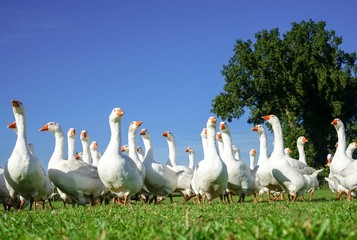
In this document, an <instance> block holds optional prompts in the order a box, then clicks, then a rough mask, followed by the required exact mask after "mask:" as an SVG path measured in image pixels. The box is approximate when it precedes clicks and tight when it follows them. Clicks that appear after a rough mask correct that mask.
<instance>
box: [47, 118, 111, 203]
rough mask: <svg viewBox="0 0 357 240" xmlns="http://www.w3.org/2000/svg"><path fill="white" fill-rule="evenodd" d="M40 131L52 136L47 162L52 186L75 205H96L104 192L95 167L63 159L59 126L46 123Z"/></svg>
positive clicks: (61, 133)
mask: <svg viewBox="0 0 357 240" xmlns="http://www.w3.org/2000/svg"><path fill="white" fill-rule="evenodd" d="M40 131H49V132H52V133H53V134H54V137H55V148H54V151H53V154H52V156H51V158H50V160H49V162H48V176H49V178H50V180H51V181H52V182H53V184H54V185H55V186H56V187H57V188H58V189H60V190H61V191H62V192H64V193H66V194H67V195H69V196H70V198H72V199H73V200H74V201H75V202H76V203H77V204H80V205H85V204H89V203H91V204H92V205H94V204H96V202H95V200H96V199H97V198H99V197H100V196H101V195H102V194H103V193H104V192H105V191H106V189H105V187H104V185H103V183H102V181H101V180H100V178H99V176H98V171H97V169H96V168H95V167H93V166H91V165H89V164H87V163H85V162H83V161H78V160H75V159H68V160H65V159H64V145H65V139H64V134H63V131H62V128H61V126H60V125H59V124H58V123H56V122H48V123H47V124H45V125H44V126H43V127H42V128H40Z"/></svg>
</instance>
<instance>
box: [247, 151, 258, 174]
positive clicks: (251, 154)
mask: <svg viewBox="0 0 357 240" xmlns="http://www.w3.org/2000/svg"><path fill="white" fill-rule="evenodd" d="M256 154H257V151H255V149H254V148H252V149H250V151H249V169H250V171H251V172H253V171H254V170H255V168H256V158H255V155H256Z"/></svg>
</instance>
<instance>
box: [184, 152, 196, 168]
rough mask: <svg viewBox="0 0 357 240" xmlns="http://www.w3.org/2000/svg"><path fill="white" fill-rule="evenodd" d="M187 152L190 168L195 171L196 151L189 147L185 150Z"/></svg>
mask: <svg viewBox="0 0 357 240" xmlns="http://www.w3.org/2000/svg"><path fill="white" fill-rule="evenodd" d="M185 152H187V153H188V160H189V164H188V168H189V169H191V170H192V171H193V170H194V169H195V151H194V150H193V148H192V147H187V148H185Z"/></svg>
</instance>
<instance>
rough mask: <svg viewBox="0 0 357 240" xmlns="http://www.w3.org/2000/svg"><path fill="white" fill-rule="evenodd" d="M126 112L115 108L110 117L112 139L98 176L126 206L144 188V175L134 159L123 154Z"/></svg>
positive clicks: (99, 167)
mask: <svg viewBox="0 0 357 240" xmlns="http://www.w3.org/2000/svg"><path fill="white" fill-rule="evenodd" d="M123 114H124V112H123V111H122V110H121V109H120V108H114V109H113V110H112V112H111V113H110V115H109V125H110V131H111V137H110V141H109V144H108V146H107V148H106V150H105V152H104V153H103V155H102V157H101V158H100V161H99V162H98V174H99V177H100V179H101V180H102V182H103V184H104V185H105V186H106V187H107V188H108V189H109V190H110V191H111V192H112V193H114V194H116V195H117V196H118V197H120V198H124V204H126V203H127V201H128V200H129V199H130V198H131V197H132V196H133V195H134V194H136V193H137V192H138V191H139V190H140V189H141V188H142V186H143V178H142V173H141V172H140V171H139V169H138V167H137V166H136V164H135V162H134V161H133V159H131V158H130V157H129V156H126V155H124V154H122V153H121V119H122V116H123Z"/></svg>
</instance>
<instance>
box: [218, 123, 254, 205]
mask: <svg viewBox="0 0 357 240" xmlns="http://www.w3.org/2000/svg"><path fill="white" fill-rule="evenodd" d="M219 129H220V131H221V134H222V141H223V154H222V160H223V162H224V163H225V164H226V166H227V172H228V185H227V192H228V193H229V195H230V196H229V197H230V202H232V194H233V195H238V196H240V197H239V201H243V202H244V198H245V196H246V195H250V194H254V195H255V192H256V186H255V177H254V176H253V175H252V173H251V171H250V169H249V167H248V166H247V165H246V164H245V163H244V162H243V161H241V160H236V159H235V158H234V156H233V151H232V138H231V133H230V130H229V127H228V124H227V123H225V122H221V123H220V125H219Z"/></svg>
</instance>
